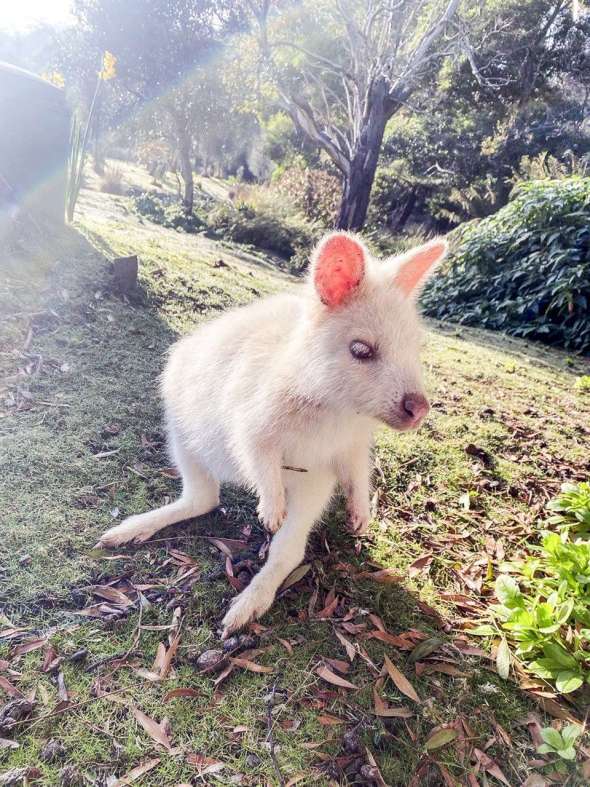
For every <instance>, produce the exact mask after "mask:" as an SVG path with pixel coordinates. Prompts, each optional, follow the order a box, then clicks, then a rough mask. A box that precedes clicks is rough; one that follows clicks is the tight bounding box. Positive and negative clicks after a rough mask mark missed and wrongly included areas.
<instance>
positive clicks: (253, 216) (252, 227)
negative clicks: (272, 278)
mask: <svg viewBox="0 0 590 787" xmlns="http://www.w3.org/2000/svg"><path fill="white" fill-rule="evenodd" d="M208 224H209V227H211V228H212V229H213V230H215V231H216V232H218V233H220V234H221V235H222V236H223V237H224V238H229V239H230V240H233V241H236V243H248V244H251V245H252V246H257V247H258V248H260V249H266V250H267V251H272V252H275V253H276V254H279V255H280V256H282V257H284V258H285V259H286V260H289V267H293V268H295V271H294V272H297V269H298V268H299V266H300V265H304V264H306V262H307V255H308V254H309V251H310V249H311V248H312V247H313V245H314V243H315V241H316V240H317V239H318V237H319V235H320V234H321V232H320V230H319V229H318V228H316V227H315V226H314V225H312V224H309V223H307V222H305V221H303V220H298V219H297V218H296V217H288V216H283V215H280V214H278V213H273V212H272V211H270V210H263V209H257V208H254V207H252V206H251V205H246V204H240V205H238V206H233V205H229V204H227V205H225V204H224V205H220V206H219V207H217V208H216V209H215V210H213V211H211V213H210V214H209V217H208Z"/></svg>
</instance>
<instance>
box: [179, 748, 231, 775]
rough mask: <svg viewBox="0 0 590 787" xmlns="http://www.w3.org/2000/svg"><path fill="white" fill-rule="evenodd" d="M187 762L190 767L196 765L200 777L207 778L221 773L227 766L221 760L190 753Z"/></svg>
mask: <svg viewBox="0 0 590 787" xmlns="http://www.w3.org/2000/svg"><path fill="white" fill-rule="evenodd" d="M186 761H187V762H188V763H189V765H195V766H196V768H197V769H198V771H199V776H205V775H206V774H208V773H219V771H222V770H223V769H224V768H225V767H226V766H225V763H223V762H221V760H215V759H213V757H206V756H205V755H204V754H196V753H192V752H191V753H190V754H187V755H186Z"/></svg>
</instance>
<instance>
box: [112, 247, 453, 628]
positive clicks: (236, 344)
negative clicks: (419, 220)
mask: <svg viewBox="0 0 590 787" xmlns="http://www.w3.org/2000/svg"><path fill="white" fill-rule="evenodd" d="M445 253H446V243H445V242H444V241H442V240H435V241H431V242H430V243H427V244H425V245H424V246H420V247H419V248H416V249H414V250H412V251H410V252H408V253H407V254H404V255H403V256H401V257H396V258H394V259H390V260H386V261H384V262H378V261H376V260H373V259H372V258H371V257H370V255H369V253H368V252H367V250H366V248H365V246H364V245H363V244H362V242H361V241H360V240H359V239H358V238H356V237H354V236H352V235H349V234H346V233H332V234H330V235H328V236H327V237H325V238H324V239H323V240H322V241H321V243H320V244H319V246H318V247H317V249H316V250H315V252H314V254H313V257H312V260H311V265H310V269H309V275H308V277H307V283H306V284H305V285H300V286H301V289H300V291H299V292H297V293H293V294H291V293H286V294H283V295H276V296H272V297H269V298H265V299H263V300H260V301H258V302H256V303H253V304H251V305H249V306H245V307H240V308H238V309H234V310H232V311H229V312H227V313H226V314H224V315H222V316H221V317H219V318H217V319H215V320H213V321H212V322H210V323H208V324H206V325H204V326H202V327H200V328H198V329H197V330H196V331H195V332H194V333H193V334H191V335H190V336H187V337H185V338H184V339H181V340H180V341H179V342H178V343H177V344H176V345H175V346H174V347H173V349H172V352H171V355H170V358H169V360H168V364H167V366H166V369H165V371H164V374H163V378H162V392H163V396H164V403H165V410H166V422H167V429H168V440H169V446H170V451H171V453H172V457H173V460H174V462H175V463H176V466H177V467H178V469H179V470H180V473H181V475H182V496H181V497H180V499H179V500H177V501H176V502H174V503H170V504H169V505H165V506H163V507H162V508H158V509H156V510H155V511H150V512H148V513H146V514H140V515H138V516H131V517H129V518H128V519H126V520H125V521H124V522H123V523H122V524H120V525H117V526H116V527H112V528H111V529H110V530H107V532H106V533H105V534H104V535H103V537H102V539H101V542H100V543H101V544H102V545H103V546H109V547H114V546H117V545H119V544H124V543H126V542H128V541H135V542H141V541H145V540H146V539H148V538H150V537H151V536H153V535H154V533H156V532H157V531H158V530H161V529H162V528H164V527H166V526H167V525H171V524H172V523H173V522H180V521H181V520H184V519H189V518H192V517H197V516H201V515H202V514H206V513H207V512H209V511H211V510H212V509H213V508H215V507H216V506H217V505H218V504H219V484H220V482H230V483H236V484H241V485H244V486H247V487H249V488H250V489H252V490H253V491H254V492H256V494H257V495H258V500H259V503H258V513H259V516H260V519H261V520H262V522H263V523H264V525H265V526H266V527H267V528H268V530H269V531H270V532H271V533H276V535H275V537H274V538H273V540H272V543H271V546H270V550H269V554H268V559H267V561H266V564H265V565H264V567H263V568H262V569H261V570H260V572H259V573H258V574H257V575H256V576H255V577H254V578H253V580H252V582H251V583H250V585H248V587H247V588H246V589H245V590H243V591H242V592H241V593H240V594H239V596H237V597H236V598H235V599H234V601H233V603H232V605H231V607H230V609H229V611H228V612H227V614H226V615H225V618H224V620H223V626H224V632H223V636H228V635H229V634H230V633H231V632H233V631H236V630H237V629H239V628H240V627H242V626H244V625H245V624H246V623H248V621H250V620H252V619H254V618H257V617H259V616H260V615H262V614H263V613H264V612H266V610H267V609H268V608H269V607H270V605H271V604H272V602H273V599H274V597H275V594H276V592H277V589H278V588H279V587H280V585H281V583H282V582H283V580H284V579H285V577H286V576H287V575H288V574H289V573H290V572H291V571H292V570H293V569H294V568H295V567H296V566H297V565H298V564H299V563H300V562H301V561H302V559H303V556H304V552H305V545H306V541H307V537H308V534H309V532H310V530H311V528H312V526H313V524H314V523H315V522H316V521H317V520H318V519H319V517H320V516H321V514H322V512H323V511H324V509H325V507H326V505H327V503H328V501H329V500H330V498H331V496H332V494H333V491H334V488H335V485H336V482H337V481H338V482H339V483H340V486H341V488H342V491H343V492H344V494H345V495H346V498H347V511H348V523H349V527H350V529H351V530H352V531H353V532H354V533H358V534H360V533H363V532H364V531H365V529H366V527H367V524H368V521H369V517H370V507H369V497H370V466H371V457H370V452H371V443H372V436H373V432H374V431H375V429H376V428H377V427H378V425H379V423H383V422H384V423H386V424H388V425H389V426H391V427H393V428H394V429H399V430H405V429H413V428H416V427H417V426H418V425H419V424H420V422H421V421H422V419H423V418H424V416H425V415H426V413H427V412H428V408H429V406H428V401H427V399H426V396H425V394H424V388H423V383H422V375H421V369H420V362H419V349H420V341H421V327H420V321H419V318H418V315H417V312H416V308H415V303H414V301H415V295H416V293H417V292H418V291H419V289H420V287H421V285H422V284H423V283H424V281H425V280H426V278H427V277H428V275H429V274H430V272H431V271H432V270H433V267H434V266H435V265H436V263H438V262H439V261H440V260H441V259H442V258H443V257H444V255H445ZM289 468H299V469H300V470H302V469H304V470H305V471H306V472H298V471H297V470H293V469H289Z"/></svg>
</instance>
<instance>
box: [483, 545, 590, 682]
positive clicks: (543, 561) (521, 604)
mask: <svg viewBox="0 0 590 787" xmlns="http://www.w3.org/2000/svg"><path fill="white" fill-rule="evenodd" d="M531 549H532V551H533V553H537V554H533V555H532V556H531V557H528V558H527V559H526V560H524V561H522V562H520V563H515V564H512V569H513V570H514V571H515V574H516V575H515V576H508V575H505V574H502V575H501V576H499V577H498V580H497V581H496V596H497V597H498V600H499V601H500V604H499V605H495V606H494V607H493V611H494V612H495V614H496V615H497V616H498V618H499V620H500V625H501V627H502V628H503V629H504V630H505V631H506V632H507V636H508V638H509V639H510V640H512V641H513V643H515V645H516V654H517V656H519V657H520V658H521V660H522V661H523V663H524V666H525V668H526V669H527V670H529V671H530V672H532V673H533V674H535V675H537V676H538V677H540V678H543V679H545V680H548V681H552V682H555V687H556V688H557V690H558V691H560V692H562V693H563V694H569V693H571V692H573V691H576V690H577V689H579V688H580V687H581V686H582V685H583V684H584V683H588V684H590V651H589V650H588V642H589V640H590V541H581V540H580V541H563V540H562V538H560V536H559V535H558V534H557V533H548V534H547V535H545V537H544V538H543V541H542V544H541V546H540V547H531Z"/></svg>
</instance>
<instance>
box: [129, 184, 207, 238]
mask: <svg viewBox="0 0 590 787" xmlns="http://www.w3.org/2000/svg"><path fill="white" fill-rule="evenodd" d="M133 204H134V207H135V210H136V211H137V212H138V213H139V214H141V215H142V216H145V217H146V218H147V219H149V220H150V221H153V222H154V223H155V224H161V225H162V226H163V227H168V228H169V229H175V230H184V232H198V231H199V230H202V229H205V227H206V224H205V221H204V220H203V219H202V218H200V217H199V216H198V215H197V214H196V213H194V212H193V213H191V214H188V215H187V214H186V213H185V212H184V209H183V208H182V206H181V205H180V204H179V203H178V202H176V201H174V202H172V201H170V200H167V199H164V198H162V197H158V196H157V195H156V194H151V193H149V192H147V191H145V192H142V193H140V194H137V195H136V196H134V197H133Z"/></svg>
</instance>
